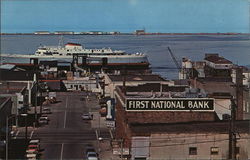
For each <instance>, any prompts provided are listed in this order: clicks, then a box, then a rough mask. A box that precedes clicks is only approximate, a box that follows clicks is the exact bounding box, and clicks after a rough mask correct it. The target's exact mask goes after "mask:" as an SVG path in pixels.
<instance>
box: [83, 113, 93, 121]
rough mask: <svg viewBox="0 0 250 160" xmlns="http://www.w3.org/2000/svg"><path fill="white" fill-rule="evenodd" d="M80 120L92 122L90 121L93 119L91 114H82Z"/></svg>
mask: <svg viewBox="0 0 250 160" xmlns="http://www.w3.org/2000/svg"><path fill="white" fill-rule="evenodd" d="M82 119H83V120H92V119H93V114H90V113H84V114H83V115H82Z"/></svg>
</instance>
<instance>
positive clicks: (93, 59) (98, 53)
mask: <svg viewBox="0 0 250 160" xmlns="http://www.w3.org/2000/svg"><path fill="white" fill-rule="evenodd" d="M73 54H78V55H84V56H86V57H87V61H88V63H89V64H94V63H100V60H101V59H102V58H107V63H108V64H110V65H112V64H128V65H129V64H133V65H136V64H138V65H140V64H147V65H148V64H149V62H148V58H147V56H146V55H145V54H143V53H134V54H128V53H126V52H124V51H121V50H112V49H111V48H102V49H86V48H85V47H83V46H82V45H80V44H77V43H67V44H66V45H65V46H42V47H39V48H38V49H37V51H36V52H35V54H34V55H21V54H2V55H1V56H2V57H8V58H38V59H46V60H60V59H64V60H71V61H72V58H73Z"/></svg>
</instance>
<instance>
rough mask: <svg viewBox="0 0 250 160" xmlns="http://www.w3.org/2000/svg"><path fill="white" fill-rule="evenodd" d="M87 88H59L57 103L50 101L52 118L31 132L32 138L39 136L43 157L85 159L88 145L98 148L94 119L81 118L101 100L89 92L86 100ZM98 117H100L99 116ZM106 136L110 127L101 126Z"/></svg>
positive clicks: (92, 110)
mask: <svg viewBox="0 0 250 160" xmlns="http://www.w3.org/2000/svg"><path fill="white" fill-rule="evenodd" d="M86 96H87V95H86V93H84V92H60V93H59V92H58V93H57V101H59V102H58V103H56V104H49V105H48V106H44V107H48V108H51V111H52V114H48V117H49V118H50V122H49V124H48V125H44V126H42V127H39V128H37V129H35V130H34V132H33V133H32V132H30V133H29V136H32V138H33V139H34V138H40V140H41V148H42V149H44V151H43V152H42V155H41V158H42V159H83V158H84V156H85V155H84V152H85V148H86V146H87V145H90V144H91V145H93V146H95V147H96V150H97V151H98V148H97V146H98V143H97V141H96V134H95V129H93V128H92V127H91V121H84V120H82V119H81V115H82V113H86V112H89V111H90V112H97V110H98V109H99V107H98V100H97V99H96V98H95V95H90V96H88V97H89V100H88V101H86V100H85V98H86ZM96 118H97V117H94V119H96ZM98 118H99V117H98ZM101 135H102V137H104V138H110V134H109V132H108V130H107V129H105V128H102V129H101Z"/></svg>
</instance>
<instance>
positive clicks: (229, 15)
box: [1, 0, 249, 33]
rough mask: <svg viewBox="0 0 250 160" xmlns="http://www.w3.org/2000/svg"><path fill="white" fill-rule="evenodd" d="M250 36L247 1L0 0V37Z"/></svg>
mask: <svg viewBox="0 0 250 160" xmlns="http://www.w3.org/2000/svg"><path fill="white" fill-rule="evenodd" d="M143 28H145V29H146V31H147V32H168V33H172V32H174V33H200V32H205V33H211V32H212V33H217V32H223V33H225V32H240V33H249V1H248V0H1V32H4V33H30V32H34V31H39V30H46V31H51V32H53V31H62V30H63V31H65V30H66V31H76V32H80V31H93V30H94V31H96V30H100V31H120V32H133V31H134V30H136V29H143Z"/></svg>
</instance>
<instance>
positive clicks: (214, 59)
mask: <svg viewBox="0 0 250 160" xmlns="http://www.w3.org/2000/svg"><path fill="white" fill-rule="evenodd" d="M205 60H207V61H209V62H213V63H216V64H232V62H231V61H229V60H227V59H225V58H224V57H220V56H218V55H211V56H207V57H205Z"/></svg>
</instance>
